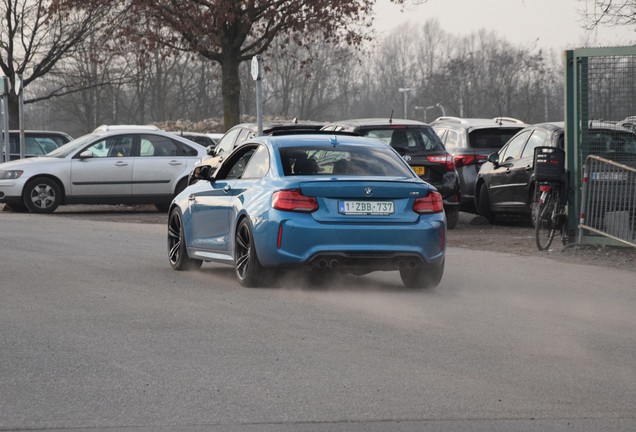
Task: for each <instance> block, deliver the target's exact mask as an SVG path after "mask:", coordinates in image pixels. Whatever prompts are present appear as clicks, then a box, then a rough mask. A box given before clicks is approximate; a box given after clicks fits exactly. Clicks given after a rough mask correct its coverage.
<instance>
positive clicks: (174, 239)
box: [168, 208, 203, 270]
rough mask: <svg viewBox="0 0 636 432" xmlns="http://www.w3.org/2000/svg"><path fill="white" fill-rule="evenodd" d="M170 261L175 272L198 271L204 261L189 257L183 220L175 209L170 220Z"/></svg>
mask: <svg viewBox="0 0 636 432" xmlns="http://www.w3.org/2000/svg"><path fill="white" fill-rule="evenodd" d="M168 260H169V261H170V266H171V267H172V268H173V269H175V270H196V269H198V268H200V267H201V264H203V261H201V260H198V259H192V258H190V257H189V256H188V250H187V249H186V243H185V238H184V235H183V220H182V219H181V213H180V212H179V209H177V208H174V209H173V210H172V213H170V217H169V218H168Z"/></svg>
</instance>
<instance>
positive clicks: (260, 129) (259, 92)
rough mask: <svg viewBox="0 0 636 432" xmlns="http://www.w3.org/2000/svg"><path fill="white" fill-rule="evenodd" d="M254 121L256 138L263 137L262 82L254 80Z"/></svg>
mask: <svg viewBox="0 0 636 432" xmlns="http://www.w3.org/2000/svg"><path fill="white" fill-rule="evenodd" d="M256 120H257V122H258V136H261V135H263V80H262V79H260V78H259V79H257V80H256Z"/></svg>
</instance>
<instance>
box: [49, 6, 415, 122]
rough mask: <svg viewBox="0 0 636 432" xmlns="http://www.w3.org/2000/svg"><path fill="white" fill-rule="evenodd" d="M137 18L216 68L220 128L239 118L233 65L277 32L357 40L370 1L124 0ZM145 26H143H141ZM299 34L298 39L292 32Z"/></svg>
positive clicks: (161, 39)
mask: <svg viewBox="0 0 636 432" xmlns="http://www.w3.org/2000/svg"><path fill="white" fill-rule="evenodd" d="M53 1H55V2H56V3H57V4H59V5H60V6H61V7H66V8H69V7H70V8H71V10H75V8H79V9H82V10H86V9H89V8H92V7H94V5H96V4H104V3H108V4H118V5H119V4H121V3H122V2H121V1H119V0H110V1H107V0H53ZM391 1H393V2H394V3H398V4H401V3H403V1H404V0H391ZM123 3H126V7H130V8H131V11H133V13H131V14H129V15H128V16H129V18H130V19H131V20H133V21H135V22H131V26H130V29H131V30H134V29H137V28H138V25H137V22H138V21H139V20H141V21H148V20H150V21H152V22H153V23H155V24H156V25H155V26H152V27H153V32H152V33H150V34H145V35H144V36H145V37H146V38H147V40H148V41H149V42H158V43H162V44H165V45H168V46H171V47H173V48H175V49H185V50H188V51H192V52H197V53H200V54H201V55H202V56H204V57H206V58H208V59H210V60H213V61H215V62H218V63H219V64H220V65H221V69H222V93H223V113H224V120H225V126H226V128H229V127H230V126H232V125H234V124H236V123H237V122H238V121H239V113H240V105H239V103H240V93H241V85H240V79H239V76H240V74H239V65H240V64H241V63H242V62H244V61H246V60H249V59H251V58H252V57H253V56H254V55H256V54H261V53H263V52H265V51H267V50H268V49H269V48H270V46H271V44H272V41H273V40H274V39H275V38H276V37H277V36H279V35H289V37H288V39H287V41H286V42H287V44H288V45H292V44H293V45H300V46H302V45H304V44H306V43H310V42H312V41H310V40H308V39H305V38H308V37H310V36H311V35H312V34H313V35H320V40H322V41H326V42H333V41H346V42H347V43H351V44H354V45H355V44H359V43H361V42H362V41H363V40H365V39H366V38H367V37H368V33H367V30H366V28H367V25H368V24H370V19H371V14H372V8H373V6H374V4H375V0H311V1H309V0H184V1H177V0H134V1H133V0H128V1H127V2H123ZM144 28H148V27H144ZM295 35H302V38H299V37H295Z"/></svg>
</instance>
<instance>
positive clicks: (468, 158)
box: [453, 155, 487, 168]
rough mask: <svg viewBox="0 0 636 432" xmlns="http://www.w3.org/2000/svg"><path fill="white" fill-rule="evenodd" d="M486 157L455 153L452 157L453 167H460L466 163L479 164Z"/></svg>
mask: <svg viewBox="0 0 636 432" xmlns="http://www.w3.org/2000/svg"><path fill="white" fill-rule="evenodd" d="M486 159H487V156H483V155H456V156H455V157H453V161H454V162H455V168H461V167H463V166H468V165H479V164H481V163H482V162H484V161H485V160H486Z"/></svg>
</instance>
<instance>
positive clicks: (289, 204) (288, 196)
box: [272, 189, 318, 213]
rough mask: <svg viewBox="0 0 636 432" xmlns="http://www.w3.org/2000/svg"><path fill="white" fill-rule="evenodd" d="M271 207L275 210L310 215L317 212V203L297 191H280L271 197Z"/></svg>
mask: <svg viewBox="0 0 636 432" xmlns="http://www.w3.org/2000/svg"><path fill="white" fill-rule="evenodd" d="M272 207H273V208H275V209H276V210H284V211H292V212H301V213H311V212H314V211H316V210H318V201H316V198H314V197H310V196H305V195H303V194H302V193H301V192H300V190H298V189H292V190H281V191H278V192H274V195H272Z"/></svg>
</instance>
